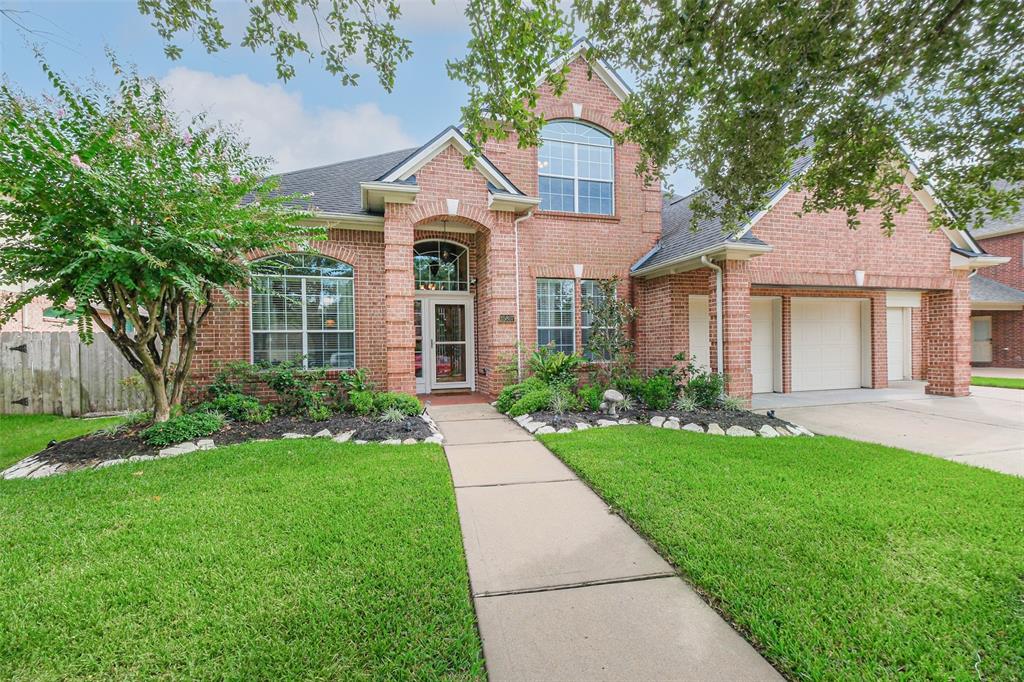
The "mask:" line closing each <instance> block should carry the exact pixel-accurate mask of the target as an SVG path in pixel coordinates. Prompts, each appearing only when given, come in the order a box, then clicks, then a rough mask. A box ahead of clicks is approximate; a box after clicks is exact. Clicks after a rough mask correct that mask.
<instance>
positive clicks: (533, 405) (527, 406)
mask: <svg viewBox="0 0 1024 682" xmlns="http://www.w3.org/2000/svg"><path fill="white" fill-rule="evenodd" d="M553 395H554V391H552V390H551V389H550V388H548V387H546V386H545V387H544V388H540V389H537V390H535V391H530V392H529V393H527V394H525V395H524V396H523V397H522V398H520V399H519V400H517V401H516V402H515V404H514V405H513V406H512V407H511V409H509V411H508V414H509V416H510V417H518V416H519V415H522V414H527V413H529V412H540V411H542V410H546V409H548V406H550V405H551V397H552V396H553Z"/></svg>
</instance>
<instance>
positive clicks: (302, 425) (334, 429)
mask: <svg viewBox="0 0 1024 682" xmlns="http://www.w3.org/2000/svg"><path fill="white" fill-rule="evenodd" d="M146 426H148V424H144V425H141V426H129V427H124V428H122V429H119V430H117V431H116V432H114V433H110V432H107V431H98V432H96V433H90V434H88V435H85V436H79V437H78V438H72V439H70V440H65V441H61V442H59V443H55V444H54V445H51V446H50V447H48V448H46V449H45V450H43V451H41V452H39V453H37V454H36V455H35V456H36V457H37V458H38V459H39V460H40V461H45V462H48V463H53V464H56V463H64V464H85V463H96V462H101V461H104V460H108V459H125V458H127V457H132V456H133V455H156V454H157V453H159V452H160V450H161V449H163V448H162V447H154V446H152V445H149V444H148V443H146V442H145V441H143V440H142V438H140V437H139V432H140V431H142V430H143V429H145V428H146ZM323 429H327V430H329V431H330V432H331V434H332V435H335V436H336V435H338V434H341V433H345V432H347V431H355V433H354V434H353V435H352V440H366V441H381V440H388V439H399V440H404V439H406V438H415V439H416V440H423V439H424V438H428V437H430V436H431V435H433V432H432V431H431V430H430V426H428V425H427V423H426V422H424V421H423V420H422V419H421V418H420V417H418V416H417V417H406V418H405V419H404V420H402V421H400V422H395V423H391V422H380V421H377V420H375V419H373V418H370V417H354V416H351V415H344V414H338V415H335V416H333V417H331V418H330V419H327V420H325V421H320V422H311V421H308V420H305V419H301V418H299V417H283V416H281V417H274V418H273V419H271V420H270V421H269V422H267V423H266V424H246V423H242V422H230V421H229V422H226V423H225V424H224V428H222V429H221V430H220V431H218V432H217V433H214V434H212V435H209V436H204V438H211V439H213V441H214V443H215V444H216V445H217V446H218V447H220V446H221V445H233V444H235V443H245V442H247V441H252V440H258V439H270V440H273V439H278V438H281V437H282V436H283V435H284V434H286V433H302V434H306V435H309V436H312V435H313V434H315V433H317V432H319V431H322V430H323ZM168 447H169V446H168Z"/></svg>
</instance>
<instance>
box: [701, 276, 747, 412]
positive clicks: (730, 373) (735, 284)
mask: <svg viewBox="0 0 1024 682" xmlns="http://www.w3.org/2000/svg"><path fill="white" fill-rule="evenodd" d="M721 266H722V269H723V271H724V272H723V273H722V319H723V325H722V336H723V341H724V342H725V344H724V347H723V349H722V355H723V362H724V364H725V367H724V368H723V369H724V371H725V375H726V379H727V383H726V393H728V394H729V395H731V396H734V397H737V398H742V399H743V400H744V401H746V403H747V404H749V403H750V399H751V396H752V395H753V388H754V376H753V374H752V372H751V368H750V337H751V334H752V330H751V323H750V272H749V270H748V268H747V262H746V261H740V260H727V261H723V262H722V263H721ZM708 288H709V290H710V295H709V297H708V314H709V317H710V318H711V329H710V336H711V353H710V355H711V365H712V367H713V368H714V369H715V370H716V371H718V368H717V367H716V365H717V364H718V356H717V354H718V347H717V346H716V343H717V336H718V321H717V319H716V318H717V316H718V307H717V305H716V303H715V276H714V273H712V276H711V278H710V279H709V285H708Z"/></svg>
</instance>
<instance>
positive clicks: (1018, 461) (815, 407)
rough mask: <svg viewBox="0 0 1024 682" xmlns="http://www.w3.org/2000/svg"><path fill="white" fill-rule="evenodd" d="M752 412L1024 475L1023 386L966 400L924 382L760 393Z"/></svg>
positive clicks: (975, 390)
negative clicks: (933, 391)
mask: <svg viewBox="0 0 1024 682" xmlns="http://www.w3.org/2000/svg"><path fill="white" fill-rule="evenodd" d="M754 409H755V410H757V411H759V412H764V411H766V410H768V409H773V410H775V415H776V416H777V417H779V418H781V419H786V420H789V421H792V422H793V423H795V424H800V425H801V426H806V427H807V428H809V429H811V430H812V431H814V432H815V433H821V434H828V435H833V436H844V437H846V438H854V439H856V440H864V441H870V442H873V443H881V444H883V445H892V446H895V447H900V448H905V449H907V450H914V451H916V452H924V453H927V454H930V455H936V456H938V457H942V458H944V459H950V460H953V461H956V462H963V463H965V464H972V465H974V466H980V467H985V468H987V469H992V470H994V471H1001V472H1003V473H1007V474H1014V475H1016V476H1024V391H1019V390H1014V389H1007V388H989V387H984V386H972V387H971V395H970V397H967V398H942V397H938V396H929V395H925V393H924V382H921V381H902V382H895V383H893V385H892V386H891V387H890V388H887V389H880V390H870V389H852V390H842V391H805V392H800V393H788V394H782V393H762V394H757V395H755V396H754Z"/></svg>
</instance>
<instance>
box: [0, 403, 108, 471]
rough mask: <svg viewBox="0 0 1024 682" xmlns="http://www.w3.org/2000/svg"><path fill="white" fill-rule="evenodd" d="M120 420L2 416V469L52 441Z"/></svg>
mask: <svg viewBox="0 0 1024 682" xmlns="http://www.w3.org/2000/svg"><path fill="white" fill-rule="evenodd" d="M120 421H121V418H120V417H104V418H101V419H69V418H67V417H58V416H55V415H52V414H25V415H21V414H17V415H7V414H5V415H0V470H3V469H6V468H7V467H9V466H11V465H12V464H14V463H15V462H17V461H18V460H19V459H22V458H24V457H28V456H29V455H31V454H32V453H34V452H39V451H40V450H42V449H43V448H45V447H46V444H47V443H49V442H50V441H51V440H67V439H68V438H74V437H75V436H81V435H82V434H85V433H90V432H92V431H95V430H97V429H102V428H104V427H106V426H112V425H114V424H117V423H118V422H120Z"/></svg>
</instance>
